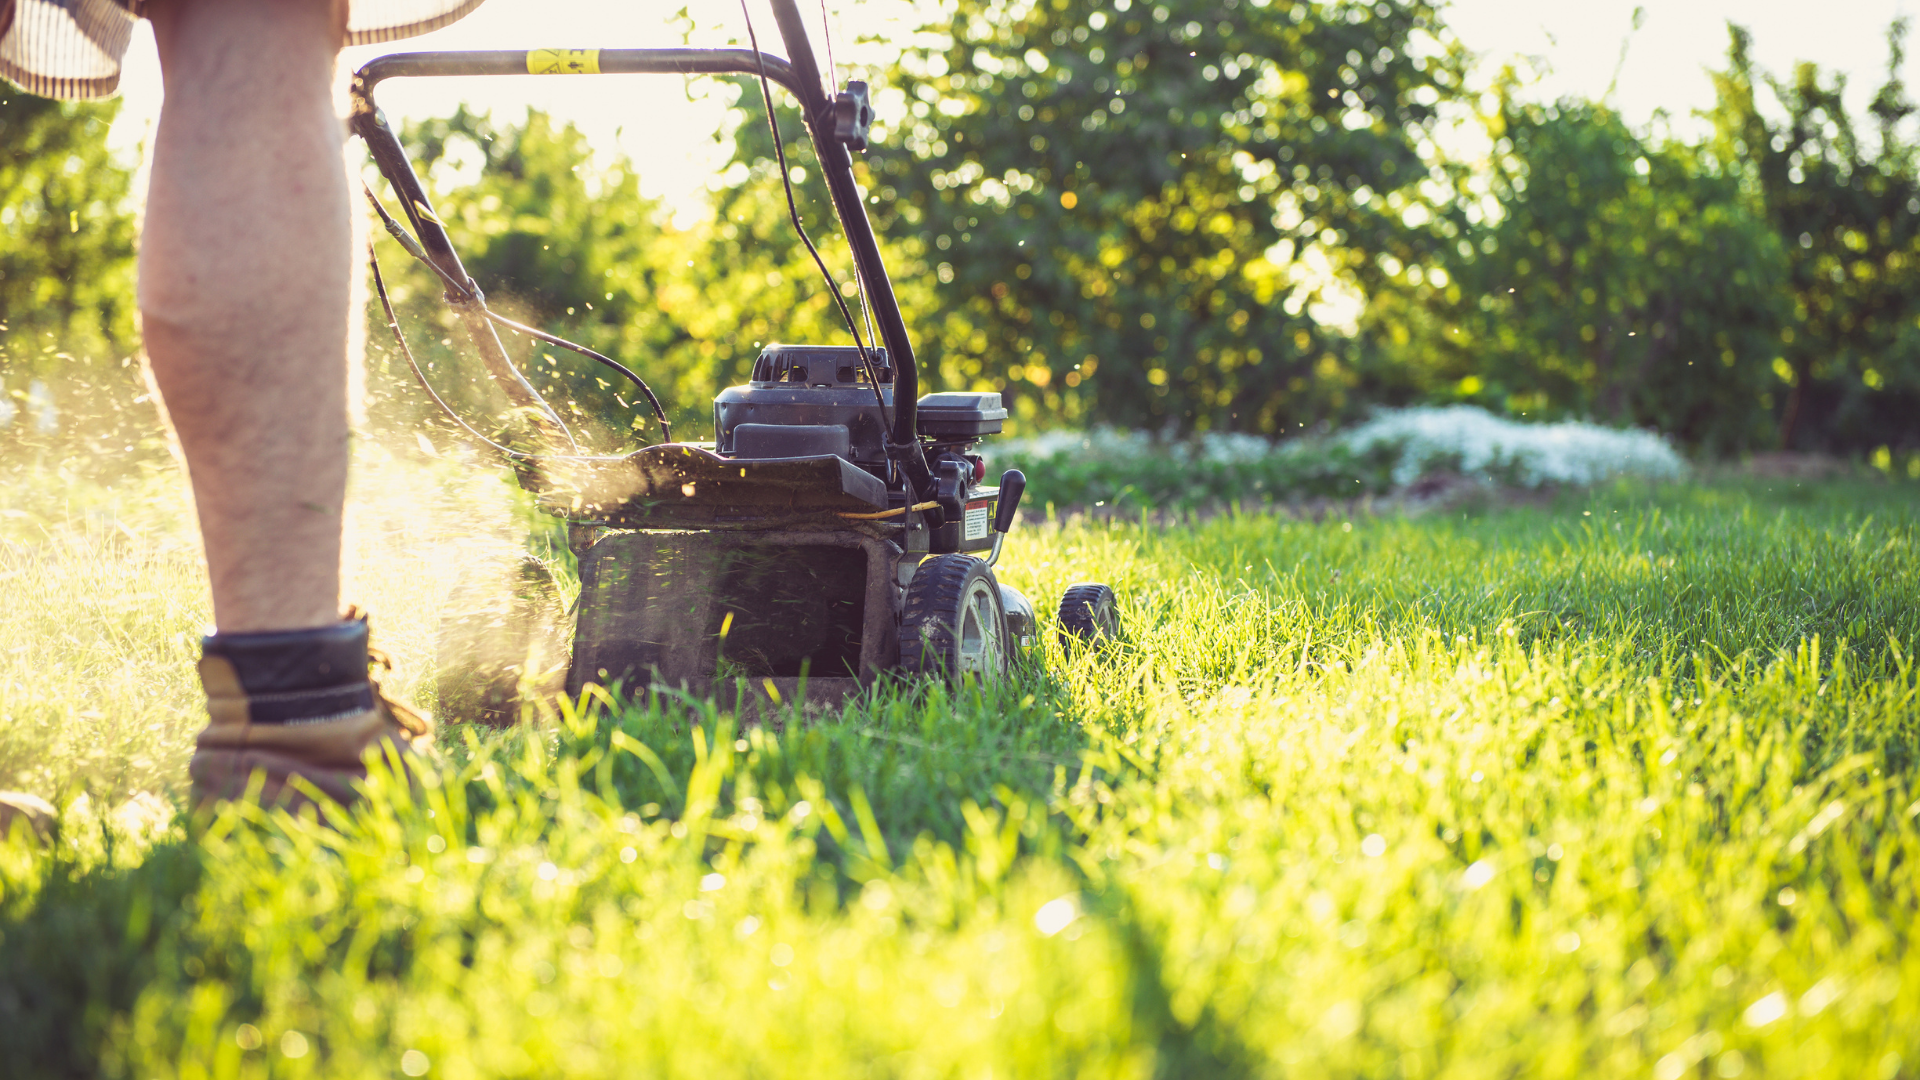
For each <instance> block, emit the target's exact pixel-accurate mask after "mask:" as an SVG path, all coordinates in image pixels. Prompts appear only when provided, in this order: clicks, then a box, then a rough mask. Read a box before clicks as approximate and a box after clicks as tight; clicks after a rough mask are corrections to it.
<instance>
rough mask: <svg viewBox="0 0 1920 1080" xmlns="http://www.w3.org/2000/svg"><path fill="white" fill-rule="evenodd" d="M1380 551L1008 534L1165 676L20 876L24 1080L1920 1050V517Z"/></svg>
mask: <svg viewBox="0 0 1920 1080" xmlns="http://www.w3.org/2000/svg"><path fill="white" fill-rule="evenodd" d="M1347 524H1350V525H1351V526H1352V528H1351V529H1350V530H1349V529H1347V528H1344V527H1343V523H1342V522H1340V521H1329V522H1326V523H1324V524H1312V523H1308V522H1301V521H1287V520H1283V519H1276V518H1275V517H1272V516H1268V515H1244V516H1241V515H1232V516H1222V517H1218V518H1215V519H1212V520H1210V521H1207V522H1203V523H1195V524H1192V525H1191V526H1188V527H1184V528H1180V529H1171V530H1159V529H1152V528H1142V527H1137V526H1111V527H1110V526H1095V527H1068V528H1058V529H1048V530H1030V531H1027V532H1024V533H1016V535H1015V537H1014V538H1013V541H1012V544H1011V546H1010V549H1009V554H1008V558H1007V559H1005V560H1003V562H1002V564H1001V565H1002V567H1003V568H1004V569H1005V570H1006V573H1007V577H1008V580H1009V581H1010V582H1011V583H1012V584H1015V585H1016V586H1018V587H1020V588H1022V589H1023V590H1025V591H1027V592H1028V594H1029V595H1031V596H1035V597H1051V596H1054V595H1057V592H1058V590H1059V589H1060V588H1061V587H1062V586H1064V585H1065V584H1066V583H1068V582H1070V581H1074V580H1078V579H1080V578H1083V577H1096V578H1101V579H1105V580H1108V581H1111V582H1114V583H1115V584H1116V585H1118V586H1119V591H1120V593H1121V595H1122V597H1123V598H1124V603H1125V605H1126V610H1125V617H1126V619H1127V626H1128V636H1127V640H1126V641H1125V642H1124V643H1122V644H1120V645H1117V646H1114V647H1111V648H1109V649H1106V650H1104V651H1100V652H1092V651H1084V650H1082V651H1079V652H1077V653H1075V654H1074V655H1071V656H1069V655H1065V654H1063V653H1062V652H1060V650H1059V649H1058V646H1057V645H1056V644H1055V643H1053V642H1052V639H1051V635H1045V636H1043V640H1042V648H1043V650H1044V653H1045V665H1046V672H1045V673H1040V672H1034V673H1029V674H1027V675H1025V676H1023V677H1022V678H1021V679H1019V680H1017V681H1015V682H1014V683H1013V684H1011V685H1009V686H1006V687H1003V688H1000V689H996V690H991V691H985V692H978V691H965V692H960V693H949V692H947V691H945V690H943V689H940V688H936V687H923V688H919V689H910V688H909V689H883V690H882V691H881V692H880V693H878V694H877V695H875V696H874V698H872V699H871V700H868V701H865V702H861V703H857V704H855V705H854V706H853V707H852V708H850V709H848V710H847V711H846V712H845V713H843V714H839V715H824V716H814V717H810V718H801V717H794V716H789V717H786V718H785V724H784V725H783V726H782V725H764V726H759V727H752V728H745V729H742V728H740V727H739V726H738V725H737V724H736V721H735V718H733V717H730V716H726V715H722V714H720V713H718V712H716V711H715V710H714V709H713V707H712V706H711V705H710V704H707V703H686V702H676V701H673V700H667V701H664V702H638V703H625V702H622V703H618V704H616V705H612V706H609V705H608V704H607V703H605V702H604V701H602V700H599V699H593V700H589V701H587V702H585V703H583V707H582V708H580V709H575V710H570V711H568V712H567V713H566V714H564V715H563V716H561V717H559V718H557V719H556V720H555V721H554V723H553V724H552V726H550V727H547V728H544V729H531V730H522V731H516V732H508V733H489V734H484V735H482V734H479V733H475V734H474V735H473V736H472V737H468V736H467V734H466V733H464V732H455V733H453V734H451V735H449V736H446V737H444V739H443V744H444V745H446V746H447V751H446V753H445V756H444V758H442V759H441V760H439V761H437V762H435V763H433V764H432V765H430V767H428V768H427V769H426V770H425V771H424V772H423V773H422V785H421V788H420V789H419V790H418V791H417V792H413V791H409V789H408V788H407V786H406V785H405V784H403V783H396V782H393V781H392V780H391V779H389V778H385V777H378V778H376V780H375V781H374V782H373V784H372V791H371V796H370V798H369V799H368V801H367V803H366V804H365V805H364V807H363V808H362V809H361V810H360V811H359V812H358V813H357V814H355V815H354V816H353V817H352V818H351V819H349V820H343V821H341V822H339V823H338V828H325V827H319V826H316V825H312V824H307V823H302V822H298V821H294V820H292V819H289V818H287V817H285V816H282V815H276V816H272V817H266V816H262V815H259V814H257V813H254V812H249V811H234V812H230V813H229V814H228V815H227V816H226V817H224V818H223V819H221V820H219V821H217V822H216V823H214V825H213V826H212V827H211V828H210V829H208V830H206V831H205V832H204V833H202V834H201V835H200V836H199V837H197V838H196V839H194V840H191V841H190V840H186V839H184V838H181V837H179V836H178V835H177V834H176V835H175V836H173V837H170V838H162V840H161V841H160V842H159V843H158V844H157V845H153V846H147V845H145V844H134V843H123V844H121V845H120V846H119V847H117V848H116V849H114V850H112V851H109V850H107V849H106V847H105V844H104V838H103V837H101V836H100V835H99V834H98V833H97V832H88V831H87V830H84V829H81V828H78V827H70V828H69V829H68V830H67V832H66V833H65V834H64V835H63V839H62V842H61V845H60V846H59V847H57V848H56V849H54V850H53V851H52V852H40V851H35V850H33V849H32V848H31V847H29V846H27V845H25V844H23V843H20V842H15V843H12V844H4V843H0V1010H4V1011H5V1014H6V1016H7V1018H8V1029H7V1030H8V1033H9V1038H7V1039H5V1040H0V1060H3V1061H4V1062H5V1065H4V1066H0V1067H4V1068H5V1069H7V1070H8V1071H9V1073H10V1074H12V1075H20V1076H25V1077H32V1076H42V1075H71V1074H75V1073H79V1074H97V1075H105V1076H157V1077H167V1076H184V1075H196V1076H220V1075H235V1076H237V1075H276V1076H277V1075H300V1076H333V1075H340V1076H365V1075H370V1074H374V1075H390V1074H392V1073H394V1072H395V1071H399V1072H400V1073H402V1074H403V1075H427V1076H437V1075H453V1076H475V1077H479V1076H494V1075H503V1076H505V1075H512V1076H524V1075H534V1074H538V1075H548V1074H566V1075H575V1076H597V1075H619V1076H628V1075H633V1074H634V1073H635V1072H640V1073H642V1074H645V1075H657V1076H679V1075H702V1076H708V1075H715V1074H723V1073H724V1074H751V1075H767V1076H787V1075H794V1076H821V1075H835V1076H839V1075H858V1076H896V1075H921V1074H928V1075H959V1076H966V1075H977V1074H980V1073H983V1072H985V1071H986V1070H987V1069H989V1068H990V1069H991V1070H992V1071H993V1074H994V1075H996V1076H1058V1075H1069V1074H1070V1075H1100V1076H1121V1077H1135V1076H1138V1077H1147V1076H1195V1077H1201V1076H1205V1077H1214V1076H1237V1075H1276V1074H1283V1073H1284V1074H1292V1073H1296V1072H1304V1073H1309V1074H1312V1075H1326V1076H1340V1077H1349V1076H1351V1077H1361V1076H1368V1077H1371V1076H1381V1075H1400V1074H1412V1073H1418V1074H1419V1075H1476V1076H1477V1075H1488V1074H1501V1075H1506V1074H1518V1073H1525V1074H1528V1075H1541V1076H1594V1075H1602V1076H1645V1075H1648V1074H1649V1073H1653V1074H1655V1075H1661V1076H1665V1075H1674V1074H1679V1075H1687V1074H1688V1070H1694V1071H1696V1072H1709V1073H1713V1074H1718V1075H1725V1074H1728V1073H1734V1074H1739V1075H1745V1074H1746V1073H1748V1072H1751V1073H1753V1074H1755V1075H1766V1076H1793V1077H1798V1076H1810V1077H1811V1076H1820V1077H1827V1076H1831V1077H1853V1076H1861V1075H1868V1076H1876V1075H1878V1076H1884V1075H1898V1074H1899V1070H1900V1069H1902V1068H1904V1067H1906V1063H1908V1062H1911V1061H1913V1060H1916V1055H1920V1041H1916V1038H1915V1035H1914V1032H1916V1031H1920V1013H1916V1011H1915V1010H1916V1003H1917V1002H1920V964H1917V963H1916V962H1915V960H1914V957H1915V955H1916V952H1915V950H1914V948H1913V944H1914V933H1915V927H1914V913H1915V911H1916V910H1920V896H1916V890H1917V889H1920V879H1916V876H1915V867H1916V866H1920V827H1917V826H1916V820H1915V816H1914V814H1913V812H1912V806H1913V800H1914V798H1915V795H1916V792H1915V791H1914V790H1913V779H1914V769H1915V766H1916V758H1915V754H1916V751H1920V743H1917V742H1916V739H1920V729H1916V726H1915V723H1914V717H1915V715H1916V710H1915V705H1916V702H1920V673H1917V672H1916V669H1915V667H1914V665H1913V661H1912V657H1911V652H1910V646H1909V645H1907V644H1906V643H1907V642H1911V641H1913V640H1915V638H1916V636H1917V635H1920V614H1917V613H1920V595H1916V592H1915V589H1916V586H1915V582H1917V581H1920V574H1916V570H1920V565H1916V553H1917V552H1920V547H1916V546H1915V543H1914V540H1915V531H1916V529H1917V528H1920V519H1917V518H1916V517H1915V514H1914V507H1913V504H1912V501H1911V500H1910V499H1907V498H1905V496H1904V494H1903V493H1893V492H1890V491H1889V490H1888V489H1886V488H1884V487H1877V486H1841V485H1833V484H1826V485H1822V486H1820V487H1807V488H1800V487H1791V486H1786V487H1783V486H1780V485H1774V486H1772V487H1769V486H1766V485H1749V486H1722V487H1713V488H1691V489H1679V488H1669V489H1665V490H1663V491H1661V492H1659V493H1657V494H1652V495H1649V494H1647V493H1645V492H1641V491H1637V490H1635V489H1631V488H1622V489H1618V490H1614V491H1606V492H1597V493H1592V494H1589V495H1582V496H1580V497H1578V498H1572V499H1564V500H1561V501H1558V502H1555V503H1553V504H1550V505H1540V506H1535V507H1529V508H1521V509H1514V510H1508V511H1501V512H1497V513H1493V514H1487V515H1483V516H1480V515H1476V516H1469V517H1429V518H1426V519H1421V520H1399V519H1395V520H1377V519H1369V518H1366V517H1355V518H1353V519H1352V520H1351V521H1350V522H1348V523H1347ZM182 588H185V586H182ZM422 632H425V633H428V634H430V633H431V630H430V627H428V628H424V629H423V631H422ZM83 640H84V639H83ZM96 651H97V647H96V649H95V650H94V651H89V650H87V649H76V650H75V652H74V654H73V655H72V656H71V657H70V658H69V659H68V660H67V661H66V662H65V663H64V665H63V667H62V670H73V669H78V668H84V667H86V666H88V664H87V658H88V657H90V656H93V655H94V654H95V652H96ZM169 662H171V661H169ZM77 816H78V815H76V814H74V813H71V812H70V813H69V815H68V818H69V823H70V825H71V823H72V822H73V819H74V818H75V817H77Z"/></svg>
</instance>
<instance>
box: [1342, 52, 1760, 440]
mask: <svg viewBox="0 0 1920 1080" xmlns="http://www.w3.org/2000/svg"><path fill="white" fill-rule="evenodd" d="M1515 89H1516V88H1515V86H1514V84H1513V81H1512V79H1511V77H1510V76H1509V77H1508V78H1506V79H1503V80H1501V82H1500V83H1499V84H1498V85H1497V87H1496V98H1497V107H1496V108H1495V109H1494V110H1493V111H1492V113H1491V114H1490V115H1488V116H1487V117H1486V122H1487V124H1488V132H1489V135H1490V137H1491V138H1492V146H1493V152H1492V154H1491V155H1490V157H1489V159H1488V160H1487V162H1486V163H1485V164H1484V165H1483V166H1480V167H1478V168H1476V169H1475V170H1472V175H1466V174H1465V172H1466V171H1465V170H1462V173H1463V175H1461V176H1460V177H1459V178H1457V179H1456V181H1455V183H1453V184H1452V185H1450V186H1449V188H1448V197H1447V198H1446V199H1445V200H1444V201H1441V202H1438V203H1436V204H1435V205H1434V207H1433V213H1434V215H1435V218H1434V223H1433V225H1431V226H1428V227H1429V228H1433V229H1435V231H1436V232H1438V233H1439V234H1440V237H1439V238H1440V239H1442V240H1443V241H1446V242H1443V243H1439V244H1434V245H1431V250H1432V251H1433V252H1434V253H1435V255H1436V256H1437V257H1436V258H1435V259H1434V260H1433V261H1432V262H1430V263H1429V264H1428V265H1426V266H1424V267H1423V266H1418V265H1413V264H1411V263H1410V262H1402V261H1400V260H1399V259H1396V258H1391V257H1388V258H1385V259H1383V262H1385V263H1386V265H1385V267H1384V269H1385V271H1386V277H1387V280H1386V281H1384V282H1383V283H1382V284H1381V286H1380V288H1379V289H1378V290H1377V291H1376V294H1375V303H1374V305H1373V306H1372V308H1371V309H1370V311H1369V314H1368V324H1369V326H1370V328H1372V329H1373V330H1374V331H1375V332H1376V335H1377V336H1380V337H1387V338H1391V339H1393V340H1395V341H1397V342H1399V343H1400V344H1401V345H1402V346H1403V347H1402V348H1401V349H1399V350H1398V356H1399V358H1400V362H1401V363H1403V364H1405V365H1406V366H1408V367H1424V368H1426V369H1427V370H1426V371H1424V372H1423V373H1422V374H1423V375H1424V376H1425V379H1424V381H1425V383H1426V385H1427V386H1428V387H1429V389H1430V390H1431V391H1432V392H1434V393H1436V394H1437V395H1438V396H1443V397H1453V398H1455V399H1459V400H1470V401H1476V402H1479V403H1482V404H1485V405H1489V406H1491V407H1493V408H1495V409H1498V410H1504V411H1508V412H1512V413H1516V414H1520V415H1525V416H1531V417H1535V418H1546V417H1554V416H1574V417H1592V418H1595V419H1599V420H1602V421H1605V422H1608V423H1613V424H1622V425H1626V424H1637V425H1642V426H1648V427H1654V428H1657V429H1659V430H1661V431H1663V432H1666V433H1667V434H1669V435H1672V436H1674V437H1676V438H1678V439H1679V440H1680V441H1682V442H1683V443H1686V444H1688V445H1692V446H1696V447H1701V448H1705V449H1709V450H1716V451H1727V450H1733V449H1738V448H1741V447H1744V446H1748V445H1751V444H1753V443H1754V442H1756V441H1759V440H1762V439H1764V438H1765V437H1766V427H1767V411H1766V409H1767V399H1766V393H1767V391H1768V389H1769V384H1770V383H1771V381H1772V378H1773V376H1772V374H1771V363H1772V358H1773V355H1774V346H1775V344H1776V342H1777V339H1778V338H1777V335H1778V333H1779V328H1780V326H1781V322H1782V315H1781V311H1780V307H1781V303H1780V302H1781V298H1782V296H1783V289H1784V286H1785V280H1786V277H1785V264H1784V258H1783V254H1782V252H1781V250H1780V245H1779V244H1778V243H1777V241H1776V240H1775V238H1774V237H1773V236H1772V234H1771V230H1770V229H1769V228H1768V227H1767V224H1766V223H1765V222H1764V221H1763V220H1761V219H1760V218H1758V217H1757V216H1756V215H1754V214H1752V213H1751V212H1749V209H1748V203H1747V200H1745V199H1744V197H1743V196H1742V193H1741V188H1740V184H1739V181H1738V179H1737V178H1736V177H1734V176H1730V175H1728V174H1727V173H1726V172H1725V171H1724V170H1718V169H1716V168H1715V167H1714V164H1713V162H1711V161H1710V160H1708V159H1706V158H1705V157H1704V155H1702V154H1701V153H1699V152H1698V151H1697V150H1696V149H1695V148H1692V147H1689V146H1686V145H1682V144H1679V143H1675V142H1668V143H1665V144H1664V145H1658V146H1656V145H1650V143H1649V141H1648V140H1645V139H1642V138H1640V137H1638V136H1636V135H1635V134H1634V133H1633V132H1632V131H1630V130H1629V129H1628V128H1627V126H1626V125H1625V124H1624V123H1623V122H1622V121H1621V120H1620V118H1619V117H1618V116H1617V115H1616V114H1614V113H1613V112H1612V111H1611V110H1609V109H1608V108H1606V107H1605V106H1604V105H1595V104H1591V103H1587V102H1582V101H1572V100H1564V101H1561V102H1559V103H1557V104H1555V105H1539V104H1531V103H1525V102H1522V101H1520V100H1518V99H1517V98H1516V96H1515V93H1514V91H1515ZM1476 187H1478V188H1479V189H1480V190H1482V191H1483V192H1484V196H1485V197H1484V199H1476V198H1474V197H1473V191H1474V189H1475V188H1476Z"/></svg>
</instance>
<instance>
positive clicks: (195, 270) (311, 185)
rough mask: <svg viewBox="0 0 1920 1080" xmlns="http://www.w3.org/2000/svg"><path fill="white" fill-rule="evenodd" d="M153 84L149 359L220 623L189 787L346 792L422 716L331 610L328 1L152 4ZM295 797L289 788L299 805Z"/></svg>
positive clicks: (335, 425) (341, 411) (333, 267)
mask: <svg viewBox="0 0 1920 1080" xmlns="http://www.w3.org/2000/svg"><path fill="white" fill-rule="evenodd" d="M150 14H151V17H152V19H153V23H154V36H155V38H156V40H157V41H158V43H159V46H160V58H161V68H162V74H163V78H164V80H165V88H166V97H165V99H164V102H163V105H162V108H161V118H160V125H159V131H158V133H157V136H156V139H155V146H154V159H153V169H152V178H151V181H150V187H149V193H148V198H147V213H146V223H145V228H144V232H143V234H142V242H141V252H140V310H141V318H142V327H143V330H144V333H145V338H146V346H147V354H148V360H149V364H150V367H151V371H152V374H153V379H154V383H155V385H156V386H157V387H158V389H159V391H160V396H161V398H162V400H163V402H164V404H165V407H166V411H167V414H168V417H169V419H170V420H171V422H172V425H173V429H174V432H175V434H176V436H177V438H178V439H179V442H180V447H181V451H182V454H183V456H184V457H185V459H186V466H187V473H188V476H189V478H190V480H191V481H192V485H193V492H194V502H195V505H196V507H197V508H198V510H199V516H200V529H201V537H202V541H203V543H204V545H205V549H206V557H207V569H208V577H209V581H210V583H211V586H212V592H213V608H214V623H215V626H216V629H217V632H216V633H215V634H214V635H213V636H212V637H209V638H208V639H207V641H206V644H205V646H204V649H203V657H202V660H201V663H200V675H201V681H202V684H203V685H204V687H205V689H206V691H207V698H208V711H209V714H210V723H209V725H208V727H207V728H206V730H204V731H203V732H201V734H200V737H199V740H198V750H197V752H196V753H195V754H194V759H193V763H192V766H191V772H192V775H193V779H194V784H195V787H196V789H197V791H198V792H199V794H200V796H201V797H202V798H220V797H232V796H235V795H238V794H240V793H241V792H243V791H244V790H245V789H246V786H247V784H248V783H249V782H250V781H251V780H252V778H254V777H255V776H256V775H264V782H265V785H266V788H265V790H264V791H263V793H262V794H263V795H264V796H265V797H266V798H267V799H269V800H276V799H279V798H280V797H281V796H282V795H283V794H289V793H286V792H283V788H284V787H285V785H286V784H287V782H288V781H289V780H290V779H291V778H292V777H296V776H298V777H302V778H304V779H306V780H307V781H309V782H311V783H312V784H313V785H314V786H315V787H317V788H318V789H319V790H320V791H321V792H322V793H324V794H325V795H327V796H329V797H331V798H334V799H336V800H340V801H346V800H347V799H348V798H350V797H351V793H352V787H351V785H352V782H353V781H354V780H355V779H357V778H358V777H360V776H362V775H364V771H365V770H364V767H363V764H362V759H363V757H364V755H365V754H366V752H367V751H369V750H374V749H377V748H380V747H383V746H387V745H401V746H409V745H412V744H413V743H415V742H417V741H418V740H419V739H421V738H422V737H424V736H425V735H426V734H427V733H428V730H429V729H428V726H427V725H426V723H425V722H424V721H423V720H421V719H420V718H419V717H416V716H414V715H413V714H412V713H410V712H409V711H407V710H406V709H404V708H402V707H399V706H396V705H392V704H390V703H388V702H386V701H385V700H383V699H381V698H380V697H379V695H378V691H377V688H376V687H375V686H374V685H373V684H372V683H371V681H370V680H369V679H368V675H367V659H368V652H367V643H366V625H365V622H364V621H363V620H358V619H352V618H349V619H344V620H343V618H342V615H341V610H340V534H341V511H342V508H343V504H344V501H345V496H346V475H347V435H348V431H347V385H348V378H347V374H348V367H347V365H348V363H349V357H348V353H347V342H348V319H349V318H350V317H351V305H350V303H349V283H350V277H349V275H350V274H351V273H352V267H353V263H352V258H351V247H352V229H351V222H350V219H349V216H348V206H349V202H348V195H347V187H346V177H345V174H344V169H343V165H342V158H341V146H342V141H343V138H344V136H343V128H342V125H341V123H340V121H339V119H338V118H337V117H336V116H335V114H334V110H333V104H332V100H331V86H332V74H333V64H334V57H335V53H336V52H337V50H338V47H339V44H340V41H341V38H342V34H343V30H344V26H345V20H344V7H343V5H342V4H341V3H340V2H339V0H160V2H158V3H156V4H155V5H154V9H153V10H152V11H151V13H150ZM295 798H296V799H297V796H296V797H295Z"/></svg>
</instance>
